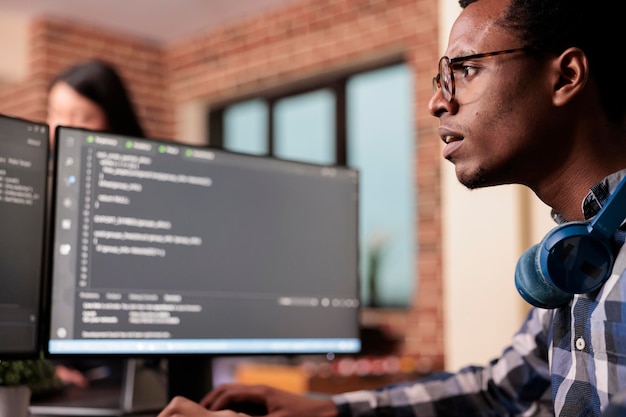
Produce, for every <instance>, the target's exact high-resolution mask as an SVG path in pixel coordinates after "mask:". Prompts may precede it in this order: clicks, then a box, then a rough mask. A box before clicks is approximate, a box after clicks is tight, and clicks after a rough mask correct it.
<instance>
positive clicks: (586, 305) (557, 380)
mask: <svg viewBox="0 0 626 417" xmlns="http://www.w3.org/2000/svg"><path fill="white" fill-rule="evenodd" d="M624 176H626V170H622V171H619V172H617V173H614V174H612V175H610V176H609V177H607V178H606V179H604V180H603V181H602V182H600V183H598V184H597V185H595V186H594V187H593V188H592V189H591V190H590V191H589V194H588V195H587V197H586V198H585V200H584V201H583V213H584V215H585V217H586V218H587V219H590V218H591V217H593V216H594V215H595V214H597V212H598V211H599V210H600V208H601V207H602V204H603V203H604V202H605V201H606V199H607V198H608V196H609V195H610V193H611V192H612V191H613V190H614V189H615V187H616V186H617V184H618V183H619V181H620V180H621V179H622V178H623V177H624ZM624 211H626V207H624ZM553 217H554V218H555V220H557V222H562V221H563V219H561V218H559V216H558V215H556V214H554V215H553ZM625 236H626V227H625V224H622V227H621V228H620V230H618V231H617V233H616V234H615V236H614V237H613V240H614V242H613V243H614V244H615V247H616V251H617V250H619V253H618V256H617V259H616V262H615V265H614V268H613V271H612V275H611V276H610V278H609V279H608V280H607V281H606V283H605V284H604V286H603V287H602V288H601V289H600V290H598V291H596V292H594V293H590V294H580V295H576V296H574V298H573V299H572V301H571V302H570V303H569V304H568V305H567V306H565V307H561V308H558V309H551V310H546V309H539V308H534V309H532V310H531V311H530V313H529V314H528V316H527V318H526V320H525V321H524V323H523V324H522V326H521V328H520V330H519V331H518V332H517V333H516V334H515V335H514V337H513V341H512V344H511V345H510V346H509V347H507V348H506V349H505V350H504V351H503V353H502V356H501V357H500V358H498V359H495V360H493V361H491V362H490V363H489V364H488V365H486V366H484V367H467V368H463V369H461V370H460V371H459V372H457V373H437V374H433V375H431V376H429V377H427V378H424V379H421V380H418V381H415V382H409V383H403V384H396V385H390V386H386V387H382V388H380V389H378V390H372V391H355V392H351V393H346V394H341V395H336V396H334V397H333V401H334V402H335V404H336V405H337V407H338V409H339V415H340V416H359V417H374V416H378V417H381V416H395V417H405V416H406V417H409V416H416V417H426V416H463V417H473V416H476V417H478V416H481V417H482V416H484V417H486V416H517V415H519V416H553V415H557V416H563V417H565V416H567V417H570V416H571V417H574V416H575V417H582V416H599V415H600V414H602V413H603V412H604V416H607V417H608V416H609V415H610V416H611V417H616V416H620V417H624V416H626V272H625V270H626V245H623V243H624V238H625ZM620 247H621V249H620Z"/></svg>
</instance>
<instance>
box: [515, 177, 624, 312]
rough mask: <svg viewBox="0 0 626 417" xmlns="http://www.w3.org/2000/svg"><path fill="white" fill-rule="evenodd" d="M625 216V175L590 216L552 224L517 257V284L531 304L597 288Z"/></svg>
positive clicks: (544, 304)
mask: <svg viewBox="0 0 626 417" xmlns="http://www.w3.org/2000/svg"><path fill="white" fill-rule="evenodd" d="M625 218H626V177H625V178H623V179H622V181H621V182H620V183H619V184H618V186H617V188H616V189H615V191H614V192H613V194H611V196H610V197H609V199H608V200H607V201H606V203H605V204H604V206H603V207H602V209H601V210H600V211H599V212H598V214H597V215H596V216H595V217H594V218H593V220H591V221H587V222H570V223H565V224H563V225H560V226H557V227H556V228H554V229H552V230H551V231H550V232H549V233H548V234H547V235H546V236H545V237H544V238H543V239H542V241H541V242H540V243H539V244H537V245H534V246H531V247H530V248H529V249H527V250H526V251H525V252H524V253H523V254H522V256H521V257H520V259H519V260H518V261H517V267H516V269H515V287H516V288H517V291H518V292H519V293H520V295H521V296H522V297H523V298H524V300H526V301H527V302H529V303H530V304H532V305H534V306H536V307H541V308H557V307H560V306H563V305H565V304H567V303H568V302H569V300H570V299H571V298H572V297H573V295H574V294H586V293H590V292H592V291H595V290H597V289H599V288H600V287H601V286H602V284H604V282H605V281H606V280H607V279H608V278H609V277H610V276H611V270H612V269H613V263H614V262H615V256H614V254H613V249H612V248H611V237H612V236H613V234H614V233H615V231H616V230H617V229H618V228H619V227H620V225H621V224H622V222H623V221H624V219H625Z"/></svg>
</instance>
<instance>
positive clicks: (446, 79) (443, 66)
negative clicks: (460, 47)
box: [439, 56, 454, 101]
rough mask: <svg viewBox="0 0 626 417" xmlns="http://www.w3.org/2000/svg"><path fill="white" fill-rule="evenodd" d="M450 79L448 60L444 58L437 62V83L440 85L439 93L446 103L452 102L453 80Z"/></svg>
mask: <svg viewBox="0 0 626 417" xmlns="http://www.w3.org/2000/svg"><path fill="white" fill-rule="evenodd" d="M452 77H453V75H452V72H451V71H450V60H449V59H448V58H447V57H445V56H444V57H443V58H441V60H440V61H439V82H440V84H441V93H442V94H443V97H444V98H445V99H446V100H448V101H452V96H453V95H454V79H453V78H452Z"/></svg>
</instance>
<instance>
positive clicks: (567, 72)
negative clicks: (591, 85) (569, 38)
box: [553, 48, 589, 106]
mask: <svg viewBox="0 0 626 417" xmlns="http://www.w3.org/2000/svg"><path fill="white" fill-rule="evenodd" d="M553 70H554V74H555V81H556V82H555V83H554V94H553V102H554V104H555V105H556V106H563V105H565V104H567V103H569V102H570V101H571V100H572V99H573V98H574V97H575V96H576V95H577V94H579V93H580V92H581V91H582V90H583V89H584V88H585V85H587V80H588V78H589V62H588V61H587V55H585V53H584V52H583V51H582V50H581V49H579V48H568V49H566V50H565V51H563V53H561V55H560V56H558V57H557V58H555V60H554V61H553Z"/></svg>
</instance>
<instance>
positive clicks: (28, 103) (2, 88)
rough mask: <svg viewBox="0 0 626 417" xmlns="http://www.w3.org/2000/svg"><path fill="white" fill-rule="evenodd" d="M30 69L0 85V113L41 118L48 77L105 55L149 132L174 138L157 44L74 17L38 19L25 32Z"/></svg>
mask: <svg viewBox="0 0 626 417" xmlns="http://www.w3.org/2000/svg"><path fill="white" fill-rule="evenodd" d="M30 32H31V33H30V38H31V39H30V42H29V45H30V48H31V49H30V51H29V57H30V58H29V61H30V62H29V64H28V67H29V68H30V71H29V73H28V74H26V75H25V78H24V80H22V81H20V82H19V83H17V84H15V83H13V84H9V85H6V84H5V85H0V112H1V113H5V114H11V115H15V116H19V117H25V118H28V119H32V120H42V121H43V120H45V118H46V97H47V90H48V86H49V83H50V80H51V79H52V78H53V77H54V76H55V75H56V74H57V73H59V72H60V71H61V70H63V69H64V68H66V67H68V66H70V65H72V64H74V63H76V62H78V61H81V60H84V59H89V58H100V59H104V60H106V61H108V62H110V63H112V64H113V65H115V67H116V68H117V69H118V70H119V73H120V75H121V76H122V78H123V79H124V81H126V84H127V87H128V89H129V92H130V95H131V99H132V100H133V102H134V103H135V106H136V108H137V112H138V114H139V116H140V118H141V120H142V122H143V124H144V128H145V129H146V131H147V133H148V135H150V136H158V137H173V135H174V128H173V127H174V120H173V109H172V99H171V96H170V93H169V89H168V85H169V83H168V82H167V79H166V76H167V72H166V71H165V68H166V65H165V63H164V54H163V50H162V48H160V47H159V46H158V45H154V44H152V43H150V42H146V41H142V40H137V39H133V38H128V37H125V36H123V35H120V34H116V33H111V32H108V31H106V30H99V29H97V28H92V27H87V26H83V25H81V24H77V23H75V22H68V21H63V20H56V19H39V20H37V21H34V22H32V25H31V31H30Z"/></svg>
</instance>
